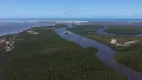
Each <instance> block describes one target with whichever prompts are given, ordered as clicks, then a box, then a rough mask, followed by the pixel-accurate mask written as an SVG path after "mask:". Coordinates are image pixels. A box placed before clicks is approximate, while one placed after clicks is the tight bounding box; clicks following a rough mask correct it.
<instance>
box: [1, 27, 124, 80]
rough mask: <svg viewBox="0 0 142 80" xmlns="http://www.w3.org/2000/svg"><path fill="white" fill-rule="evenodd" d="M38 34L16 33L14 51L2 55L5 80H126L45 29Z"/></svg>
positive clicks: (92, 54)
mask: <svg viewBox="0 0 142 80" xmlns="http://www.w3.org/2000/svg"><path fill="white" fill-rule="evenodd" d="M32 30H34V31H36V32H39V35H30V34H28V33H27V32H25V31H24V32H22V33H20V34H18V36H17V38H16V43H15V48H14V50H13V51H11V52H9V53H7V55H6V54H5V56H4V59H5V60H4V63H5V64H4V66H5V67H4V70H3V72H4V75H5V76H4V77H5V80H126V79H125V77H123V76H121V75H120V74H118V73H116V72H115V71H113V70H112V69H111V68H110V67H108V66H106V65H105V64H104V63H103V62H101V61H100V60H98V59H97V58H96V56H95V53H96V52H97V50H95V49H92V48H87V49H83V48H81V47H80V46H78V45H76V44H74V43H72V42H70V41H66V40H64V39H62V38H61V37H60V36H58V35H57V34H55V32H53V30H49V29H48V28H47V27H40V28H33V29H32Z"/></svg>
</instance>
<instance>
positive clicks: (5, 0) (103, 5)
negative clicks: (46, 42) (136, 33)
mask: <svg viewBox="0 0 142 80" xmlns="http://www.w3.org/2000/svg"><path fill="white" fill-rule="evenodd" d="M141 3H142V0H1V2H0V10H1V11H0V12H1V13H0V18H3V19H5V18H136V19H141V18H142V8H141V7H142V5H141Z"/></svg>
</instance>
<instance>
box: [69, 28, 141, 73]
mask: <svg viewBox="0 0 142 80" xmlns="http://www.w3.org/2000/svg"><path fill="white" fill-rule="evenodd" d="M88 27H89V25H88V26H86V27H75V28H70V29H69V30H70V31H73V32H75V33H79V34H80V35H83V36H86V37H89V38H91V39H94V40H96V41H99V42H101V43H104V44H107V45H109V46H111V47H112V48H113V49H115V50H117V51H119V52H120V54H118V55H117V56H116V57H115V58H116V60H117V61H118V62H120V63H121V64H124V65H127V66H129V67H131V68H133V69H135V70H137V71H139V72H142V68H141V67H142V58H141V57H142V53H141V52H142V49H141V47H142V44H135V45H132V46H129V47H118V46H115V45H111V44H110V41H111V38H116V39H117V40H118V41H119V43H123V42H125V41H131V40H142V38H141V37H136V36H125V37H123V36H109V35H98V34H96V33H91V34H88V32H90V30H89V29H88ZM91 28H92V29H91V30H96V29H97V27H96V26H94V27H91ZM84 30H87V31H85V32H84Z"/></svg>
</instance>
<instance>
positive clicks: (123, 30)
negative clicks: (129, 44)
mask: <svg viewBox="0 0 142 80" xmlns="http://www.w3.org/2000/svg"><path fill="white" fill-rule="evenodd" d="M104 31H105V32H108V33H114V34H140V33H142V28H141V27H134V26H133V27H129V26H121V27H120V26H119V27H118V26H112V27H109V28H107V29H106V30H104Z"/></svg>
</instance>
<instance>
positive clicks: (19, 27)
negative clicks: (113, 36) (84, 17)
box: [0, 23, 142, 80]
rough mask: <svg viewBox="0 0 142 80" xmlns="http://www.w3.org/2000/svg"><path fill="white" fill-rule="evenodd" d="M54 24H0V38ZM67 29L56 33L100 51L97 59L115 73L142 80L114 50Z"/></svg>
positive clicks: (139, 74)
mask: <svg viewBox="0 0 142 80" xmlns="http://www.w3.org/2000/svg"><path fill="white" fill-rule="evenodd" d="M50 25H54V24H49V23H42V24H41V23H26V24H25V23H0V36H2V35H7V34H13V33H19V32H21V31H23V30H26V29H29V28H32V27H38V26H50ZM66 29H67V27H66V28H58V29H56V30H55V32H56V33H57V34H58V35H60V36H61V37H62V38H64V39H66V40H69V41H72V42H74V43H76V44H78V45H80V46H81V47H83V48H85V47H94V48H96V49H98V53H97V57H98V58H99V59H100V60H102V61H103V62H104V63H106V64H107V65H108V66H110V67H112V68H113V69H114V70H115V71H117V72H119V73H121V74H123V75H124V76H127V77H128V78H129V80H142V74H141V73H139V72H136V71H135V70H133V69H131V68H128V67H126V66H124V65H121V64H119V63H117V62H116V61H115V60H114V59H113V57H114V56H115V55H116V54H117V52H116V51H114V50H113V49H112V48H110V47H109V46H107V45H104V44H102V43H99V42H97V41H94V40H92V39H89V38H86V37H83V36H80V35H78V34H75V33H72V32H70V34H64V33H63V32H65V31H67V30H66Z"/></svg>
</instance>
